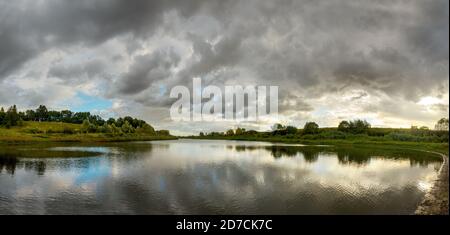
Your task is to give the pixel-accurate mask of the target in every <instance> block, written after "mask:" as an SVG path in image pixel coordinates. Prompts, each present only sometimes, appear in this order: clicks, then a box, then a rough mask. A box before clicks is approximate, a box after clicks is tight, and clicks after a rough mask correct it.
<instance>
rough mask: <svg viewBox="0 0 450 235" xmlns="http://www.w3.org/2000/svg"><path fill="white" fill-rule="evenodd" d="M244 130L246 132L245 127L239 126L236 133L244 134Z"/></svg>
mask: <svg viewBox="0 0 450 235" xmlns="http://www.w3.org/2000/svg"><path fill="white" fill-rule="evenodd" d="M244 132H245V129H244V128H240V127H238V128H237V129H236V131H235V132H234V133H235V134H236V135H242V134H244Z"/></svg>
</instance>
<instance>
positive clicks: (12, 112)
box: [4, 105, 20, 128]
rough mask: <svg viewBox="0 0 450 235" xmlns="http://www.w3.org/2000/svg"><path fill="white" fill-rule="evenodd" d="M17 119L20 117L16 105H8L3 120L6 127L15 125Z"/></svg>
mask: <svg viewBox="0 0 450 235" xmlns="http://www.w3.org/2000/svg"><path fill="white" fill-rule="evenodd" d="M19 119H20V117H19V114H18V113H17V107H16V105H13V106H11V107H9V109H8V111H7V112H6V115H5V120H4V122H5V125H6V127H8V128H9V127H11V126H16V125H17V122H18V121H19Z"/></svg>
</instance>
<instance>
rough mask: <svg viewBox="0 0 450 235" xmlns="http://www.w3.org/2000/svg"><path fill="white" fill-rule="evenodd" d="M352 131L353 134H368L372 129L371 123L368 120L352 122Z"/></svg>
mask: <svg viewBox="0 0 450 235" xmlns="http://www.w3.org/2000/svg"><path fill="white" fill-rule="evenodd" d="M349 124H350V131H351V132H352V133H353V134H362V133H366V132H367V131H368V130H369V129H370V123H368V122H367V121H366V120H361V119H356V120H353V121H350V123H349Z"/></svg>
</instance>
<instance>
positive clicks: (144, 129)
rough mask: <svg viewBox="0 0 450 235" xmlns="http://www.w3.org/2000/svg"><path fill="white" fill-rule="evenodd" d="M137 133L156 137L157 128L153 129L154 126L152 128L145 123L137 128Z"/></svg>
mask: <svg viewBox="0 0 450 235" xmlns="http://www.w3.org/2000/svg"><path fill="white" fill-rule="evenodd" d="M136 132H137V133H142V134H148V135H155V134H156V132H155V128H153V127H152V126H150V125H149V124H147V123H145V124H144V125H142V126H141V127H138V128H136Z"/></svg>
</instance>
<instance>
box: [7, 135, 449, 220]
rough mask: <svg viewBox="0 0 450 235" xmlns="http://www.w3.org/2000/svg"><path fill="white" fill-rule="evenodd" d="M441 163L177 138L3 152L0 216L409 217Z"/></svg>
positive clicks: (413, 156)
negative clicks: (277, 215)
mask: <svg viewBox="0 0 450 235" xmlns="http://www.w3.org/2000/svg"><path fill="white" fill-rule="evenodd" d="M440 164H441V159H440V158H438V157H434V156H432V155H430V154H426V153H420V152H414V151H406V150H390V151H387V150H380V149H368V148H335V147H331V146H322V147H317V146H316V147H306V146H290V145H283V144H271V143H262V142H238V141H221V140H173V141H156V142H135V143H117V144H102V145H95V146H89V145H77V144H70V145H69V144H60V145H57V146H55V145H49V146H42V145H37V146H36V145H31V146H12V147H2V149H1V150H0V214H411V213H413V212H414V210H415V209H416V207H417V204H418V203H419V202H420V201H421V199H422V197H423V196H424V194H425V192H426V191H427V190H428V189H429V188H430V187H431V184H432V181H433V178H434V177H435V176H436V174H437V170H438V168H439V166H440Z"/></svg>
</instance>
